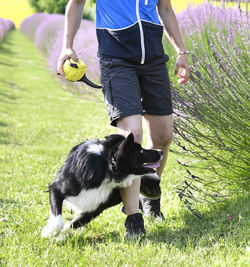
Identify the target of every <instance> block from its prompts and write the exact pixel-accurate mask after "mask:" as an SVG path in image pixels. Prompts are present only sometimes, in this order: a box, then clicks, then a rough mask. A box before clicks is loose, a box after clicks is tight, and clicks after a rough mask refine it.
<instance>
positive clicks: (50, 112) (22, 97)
mask: <svg viewBox="0 0 250 267" xmlns="http://www.w3.org/2000/svg"><path fill="white" fill-rule="evenodd" d="M0 67H1V72H0V113H1V115H0V164H1V165H0V170H1V178H0V179H1V187H0V237H1V238H0V266H157V265H158V266H248V264H249V255H250V244H249V243H248V242H249V241H248V240H249V236H250V198H249V196H248V197H242V196H238V198H235V199H230V200H228V201H225V202H224V203H222V204H217V205H213V206H211V207H208V206H200V209H199V211H200V214H201V216H202V217H203V219H202V220H201V221H200V220H198V219H197V218H196V217H194V216H193V215H192V214H190V213H189V211H187V210H186V209H185V208H183V207H182V206H181V203H180V202H179V200H178V197H177V195H176V193H175V191H176V187H177V186H178V184H180V182H181V180H182V178H183V175H184V171H183V170H181V169H180V167H179V166H177V164H176V163H175V161H176V156H175V155H173V154H170V157H169V162H168V167H167V168H166V170H165V173H164V177H163V181H162V190H163V199H162V204H163V205H162V206H163V208H162V210H163V213H164V214H165V216H166V221H165V222H160V221H153V220H150V219H149V220H145V226H146V230H147V238H146V239H145V240H143V241H142V242H141V243H140V244H139V243H127V242H126V241H125V240H124V238H123V236H124V232H125V230H124V226H123V224H124V221H125V215H124V214H122V213H121V206H117V207H114V208H111V209H109V210H106V211H105V212H104V213H103V214H102V215H101V216H99V217H98V218H96V219H95V220H94V221H92V222H91V223H90V224H89V225H88V226H86V227H84V228H82V229H79V230H78V231H76V232H75V233H74V234H68V235H61V236H59V237H57V238H51V239H48V240H46V239H42V238H41V230H42V228H43V227H44V226H45V225H46V221H47V219H48V215H49V205H48V194H46V193H44V192H43V191H44V190H46V185H47V184H48V183H49V182H50V181H51V180H53V178H54V176H55V174H56V173H57V171H58V169H59V168H60V167H61V164H62V162H63V161H64V159H65V157H66V155H67V153H68V151H69V150H70V148H71V147H72V146H73V145H75V144H77V143H79V142H81V141H82V140H83V139H91V138H103V136H105V135H107V134H110V133H113V132H114V129H113V128H111V127H110V126H108V124H109V123H108V119H107V116H106V111H105V108H104V104H102V103H92V102H87V101H85V100H84V99H83V98H77V97H75V96H73V95H71V94H69V93H68V92H67V91H63V90H61V88H60V87H59V85H58V83H57V82H56V80H55V79H54V78H53V77H51V76H50V75H49V74H48V72H47V69H46V63H45V61H44V60H43V58H42V57H41V56H40V54H39V53H38V51H37V50H36V49H35V48H34V46H33V44H32V43H30V42H29V41H27V40H26V39H25V37H24V36H23V35H22V34H21V33H20V32H19V31H17V30H16V31H12V32H10V34H9V35H8V36H7V38H6V39H5V41H4V42H3V43H2V44H1V45H0ZM227 213H230V215H231V217H232V221H229V220H228V217H227V216H226V215H227ZM64 214H65V216H64V218H65V219H69V217H72V215H71V214H70V213H68V212H64Z"/></svg>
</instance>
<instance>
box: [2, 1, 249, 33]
mask: <svg viewBox="0 0 250 267" xmlns="http://www.w3.org/2000/svg"><path fill="white" fill-rule="evenodd" d="M67 2H68V0H58V1H54V0H8V1H4V0H0V18H6V19H10V20H12V21H13V22H14V23H15V26H16V28H19V27H20V24H21V22H22V20H23V19H24V18H26V17H27V16H30V15H32V14H34V13H36V12H47V13H62V14H63V13H64V10H65V6H66V4H67ZM204 2H212V3H213V4H214V5H218V6H221V5H225V6H228V7H234V8H237V7H238V6H239V5H240V6H241V9H243V10H245V9H246V3H248V0H243V1H238V0H235V1H231V0H228V1H221V0H218V1H209V0H175V1H172V6H173V8H174V10H175V12H176V13H179V12H181V11H184V10H185V9H186V8H187V7H194V6H197V5H199V4H201V3H204ZM84 13H85V14H84V17H85V18H89V19H91V20H94V17H95V0H87V3H86V6H85V12H84Z"/></svg>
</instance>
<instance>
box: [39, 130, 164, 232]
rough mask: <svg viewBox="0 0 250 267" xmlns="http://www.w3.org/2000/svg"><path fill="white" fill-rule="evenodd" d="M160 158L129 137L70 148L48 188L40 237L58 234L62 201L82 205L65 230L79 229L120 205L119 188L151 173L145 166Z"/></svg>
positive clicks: (160, 154) (89, 142) (115, 136)
mask: <svg viewBox="0 0 250 267" xmlns="http://www.w3.org/2000/svg"><path fill="white" fill-rule="evenodd" d="M95 149H96V150H95ZM161 157H162V151H161V150H146V149H143V148H142V147H141V145H139V144H137V143H135V142H134V137H133V134H132V133H131V134H130V135H129V136H128V137H127V138H125V137H123V136H122V135H118V134H113V135H109V136H107V137H105V140H90V141H84V142H82V143H81V144H79V145H77V146H75V147H73V148H72V150H71V151H70V153H69V155H68V157H67V159H66V160H65V162H64V164H63V166H62V168H61V169H60V171H59V172H58V175H57V177H56V178H55V180H54V181H53V182H52V183H51V184H50V186H49V199H50V207H51V219H50V221H49V224H48V225H47V226H46V227H45V228H44V230H43V232H42V235H43V236H49V235H52V234H56V233H58V232H60V231H61V227H62V225H60V223H58V222H55V220H56V218H59V217H57V216H59V215H60V216H61V214H62V204H63V201H64V200H67V201H69V202H71V204H72V199H73V201H75V202H73V203H74V205H77V207H79V205H82V206H81V207H82V210H81V213H80V215H79V216H78V217H77V218H75V219H74V220H73V221H72V222H70V224H69V226H68V228H71V227H73V228H77V227H80V226H82V225H84V224H86V223H88V222H89V221H91V220H92V219H93V218H95V217H96V216H98V215H99V214H100V213H101V212H102V211H103V210H105V209H107V208H109V207H112V206H115V205H117V204H119V203H120V202H121V201H122V199H121V196H120V192H119V188H120V187H126V186H128V185H130V184H131V183H132V180H131V179H137V178H140V177H141V176H142V175H145V174H150V173H154V172H155V170H154V169H152V168H150V167H146V166H145V163H155V162H158V161H159V160H160V159H161ZM88 193H89V195H87V194H88ZM95 194H96V195H95ZM98 194H99V195H98ZM102 194H103V197H102ZM85 196H86V199H85ZM73 197H77V198H73ZM80 197H81V198H80ZM92 200H93V205H92V202H91V201H92ZM76 202H77V204H75V203H76ZM85 204H86V205H85ZM60 218H61V217H60ZM53 220H54V221H53ZM53 224H54V225H53ZM61 224H62V223H61Z"/></svg>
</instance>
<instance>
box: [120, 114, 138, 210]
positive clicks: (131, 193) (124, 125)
mask: <svg viewBox="0 0 250 267" xmlns="http://www.w3.org/2000/svg"><path fill="white" fill-rule="evenodd" d="M117 127H118V129H119V134H122V135H124V136H127V135H129V133H131V132H132V133H133V135H134V139H135V142H137V143H139V144H141V143H142V116H141V115H132V116H128V117H124V118H121V119H119V120H118V122H117ZM140 184H141V181H140V180H139V179H137V180H134V181H133V184H132V185H131V186H129V187H126V188H121V189H120V193H121V197H122V200H123V204H124V208H125V212H126V214H127V215H131V214H134V213H138V212H139V192H140Z"/></svg>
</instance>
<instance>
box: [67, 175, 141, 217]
mask: <svg viewBox="0 0 250 267" xmlns="http://www.w3.org/2000/svg"><path fill="white" fill-rule="evenodd" d="M140 177H141V176H140V175H129V176H128V177H127V178H126V179H124V180H123V181H122V182H120V183H115V182H113V181H111V182H108V181H107V180H104V181H103V183H102V184H101V185H100V186H99V187H98V188H94V189H88V190H84V189H83V190H82V191H81V192H80V193H79V195H78V196H75V197H72V196H70V197H67V198H66V199H65V204H66V207H67V208H69V209H73V210H74V211H76V212H79V213H81V212H92V211H95V210H96V209H97V208H98V207H99V205H100V204H101V203H104V202H106V201H107V199H108V198H109V196H110V194H111V192H112V190H113V189H114V188H116V187H121V188H122V187H128V186H130V185H131V184H132V182H133V180H135V179H138V178H140Z"/></svg>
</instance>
